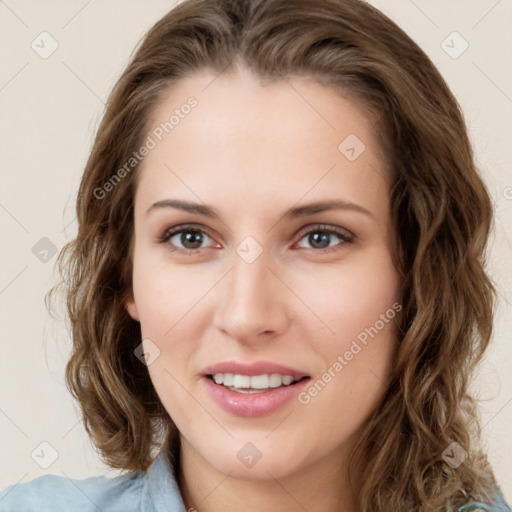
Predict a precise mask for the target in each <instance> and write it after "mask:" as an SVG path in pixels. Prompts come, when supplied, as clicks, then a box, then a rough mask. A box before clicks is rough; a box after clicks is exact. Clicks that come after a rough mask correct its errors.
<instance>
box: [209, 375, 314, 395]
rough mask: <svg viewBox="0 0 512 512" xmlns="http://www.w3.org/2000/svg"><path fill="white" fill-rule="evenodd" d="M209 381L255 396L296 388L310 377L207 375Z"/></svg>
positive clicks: (236, 391)
mask: <svg viewBox="0 0 512 512" xmlns="http://www.w3.org/2000/svg"><path fill="white" fill-rule="evenodd" d="M206 377H207V378H208V379H210V380H211V381H213V382H215V384H218V385H219V386H223V387H225V388H226V389H229V390H230V391H234V392H235V393H244V394H249V395H252V394H255V393H268V392H270V391H272V390H274V389H277V388H282V387H289V386H294V385H296V384H297V383H299V382H301V381H303V380H308V379H309V378H310V377H309V376H302V377H301V376H299V377H294V376H293V375H282V374H280V373H271V374H261V375H244V374H240V373H214V374H209V375H206Z"/></svg>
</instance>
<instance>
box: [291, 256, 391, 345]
mask: <svg viewBox="0 0 512 512" xmlns="http://www.w3.org/2000/svg"><path fill="white" fill-rule="evenodd" d="M312 275H314V274H313V273H310V274H309V275H306V276H304V277H302V278H301V279H300V282H298V284H297V295H299V296H301V297H304V298H305V301H304V302H306V303H307V304H308V305H310V307H311V310H312V311H313V313H315V315H316V316H317V317H318V318H319V319H321V320H322V321H323V323H324V324H325V325H327V326H328V327H329V328H330V330H331V333H330V334H331V336H327V339H331V340H332V346H333V347H336V348H340V344H341V345H343V344H345V343H346V342H349V341H350V340H351V339H354V338H355V337H357V335H358V334H359V333H360V332H363V331H364V330H365V329H366V328H369V327H371V326H373V325H374V324H375V323H376V322H379V320H380V318H381V315H386V312H387V311H389V310H390V308H391V311H390V312H389V314H388V316H391V315H392V318H393V317H394V316H395V313H396V311H395V310H394V309H393V304H395V302H396V300H397V296H398V286H399V279H398V274H397V272H396V270H395V268H394V266H393V264H392V261H391V258H390V255H389V254H388V253H387V252H385V251H377V250H375V251H373V252H369V253H367V254H361V255H360V257H359V254H355V255H354V258H352V260H351V261H350V262H348V261H347V262H344V263H343V264H342V265H339V266H335V267H334V266H332V267H330V268H326V269H325V270H322V271H321V272H318V273H317V274H316V275H315V277H314V279H313V280H312V277H311V276H312ZM313 285H314V286H313ZM311 322H315V319H314V317H313V316H312V317H311ZM316 322H318V319H317V320H316ZM387 325H388V323H387V322H386V326H387ZM378 326H379V328H380V329H382V326H381V322H379V323H378ZM382 330H390V329H382ZM332 331H333V332H332ZM327 332H328V331H327Z"/></svg>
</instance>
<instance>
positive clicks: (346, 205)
mask: <svg viewBox="0 0 512 512" xmlns="http://www.w3.org/2000/svg"><path fill="white" fill-rule="evenodd" d="M161 208H174V209H176V210H182V211H184V212H188V213H194V214H196V215H203V216H205V217H209V218H211V219H218V220H220V216H219V214H218V213H217V212H216V210H215V209H214V208H211V207H210V206H208V205H206V204H200V203H193V202H190V201H183V200H180V199H163V200H161V201H157V202H156V203H153V204H152V205H151V206H150V207H149V208H148V210H147V212H146V215H147V214H149V213H150V212H151V211H154V210H157V209H161ZM328 210H351V211H355V212H358V213H362V214H364V215H367V216H368V217H371V218H372V219H375V216H374V215H373V213H372V212H370V211H369V210H367V209H366V208H364V207H363V206H361V205H359V204H356V203H352V202H350V201H343V200H341V199H332V200H326V201H319V202H316V203H309V204H305V205H303V206H295V207H293V208H290V209H289V210H287V211H286V212H285V213H284V214H283V215H282V217H281V218H282V219H291V218H297V217H306V216H308V215H313V214H315V213H321V212H325V211H328Z"/></svg>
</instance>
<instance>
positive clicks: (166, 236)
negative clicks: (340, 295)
mask: <svg viewBox="0 0 512 512" xmlns="http://www.w3.org/2000/svg"><path fill="white" fill-rule="evenodd" d="M187 231H194V232H199V233H203V234H205V235H206V236H207V237H208V238H210V239H212V237H211V236H210V235H208V233H206V231H204V230H203V229H201V228H200V227H198V226H194V225H183V226H177V227H176V228H172V229H168V230H166V231H164V232H163V234H162V235H160V236H159V237H158V240H157V242H158V243H160V244H164V243H167V242H168V241H169V240H170V239H171V238H172V237H173V236H174V235H177V234H179V233H184V232H187ZM311 233H328V234H331V235H336V236H337V237H338V238H340V240H342V241H343V242H344V243H343V244H342V243H340V244H337V245H335V246H332V247H325V248H323V249H315V248H314V247H313V248H306V249H310V250H313V251H315V252H319V253H321V254H325V253H329V252H332V251H336V250H338V248H339V246H340V245H345V244H347V243H348V244H352V243H354V239H355V237H354V236H353V235H350V234H349V233H348V232H347V231H346V230H342V229H340V228H334V227H332V226H326V225H323V224H318V225H315V226H313V227H312V228H310V229H309V230H308V231H305V232H301V233H300V238H299V241H300V240H302V239H303V238H304V237H306V236H307V235H310V234H311ZM203 249H208V247H200V248H198V249H182V248H180V247H178V248H176V246H174V247H173V248H171V251H173V252H180V253H183V254H189V255H192V254H197V253H199V252H200V251H202V250H203Z"/></svg>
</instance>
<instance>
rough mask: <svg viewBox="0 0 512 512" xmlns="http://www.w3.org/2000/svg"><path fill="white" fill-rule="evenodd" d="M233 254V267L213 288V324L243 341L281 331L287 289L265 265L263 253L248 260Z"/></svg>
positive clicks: (286, 320) (285, 316)
mask: <svg viewBox="0 0 512 512" xmlns="http://www.w3.org/2000/svg"><path fill="white" fill-rule="evenodd" d="M233 256H234V257H233V262H234V263H233V268H232V269H231V271H230V272H229V274H228V275H227V276H226V278H225V279H223V280H222V283H219V284H220V286H219V287H218V289H217V294H218V296H217V298H218V300H217V308H216V311H215V316H214V325H215V326H216V327H217V328H218V329H220V330H221V331H223V332H224V333H226V334H227V335H229V336H230V337H232V338H234V339H236V340H237V341H239V342H240V343H243V344H253V343H257V342H259V341H262V340H269V339H271V338H274V337H275V336H277V335H279V334H282V333H283V332H285V330H286V328H287V326H288V323H289V319H290V318H291V315H290V314H289V312H288V311H287V309H288V304H289V302H288V304H287V302H286V294H287V290H286V287H285V286H284V285H283V283H282V282H281V281H280V280H279V279H278V278H277V277H276V275H274V273H275V271H272V270H271V269H270V268H269V267H268V265H267V264H268V261H267V258H265V253H263V254H261V255H260V256H259V257H258V258H257V259H256V260H255V261H253V262H252V263H247V262H246V261H244V260H243V259H242V258H241V257H239V256H238V254H236V253H235V254H234V255H233ZM288 293H289V292H288Z"/></svg>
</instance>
